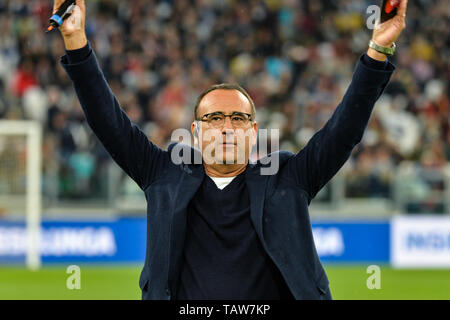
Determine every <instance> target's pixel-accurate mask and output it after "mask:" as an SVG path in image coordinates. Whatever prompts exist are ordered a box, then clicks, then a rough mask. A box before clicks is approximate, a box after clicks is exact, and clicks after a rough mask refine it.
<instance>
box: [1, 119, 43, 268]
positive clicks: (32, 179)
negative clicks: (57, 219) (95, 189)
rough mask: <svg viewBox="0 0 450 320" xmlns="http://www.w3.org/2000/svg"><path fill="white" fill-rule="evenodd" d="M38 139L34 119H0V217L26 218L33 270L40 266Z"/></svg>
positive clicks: (28, 255) (29, 262)
mask: <svg viewBox="0 0 450 320" xmlns="http://www.w3.org/2000/svg"><path fill="white" fill-rule="evenodd" d="M41 140H42V129H41V126H40V124H39V123H37V122H34V121H11V120H0V218H1V219H8V220H23V219H25V224H26V227H25V231H26V237H25V239H26V243H25V246H26V256H25V261H26V265H27V267H28V268H30V269H32V270H36V269H38V268H39V267H40V265H41V257H40V249H39V248H40V247H39V243H40V229H41ZM3 240H8V239H3ZM11 241H14V240H13V239H11Z"/></svg>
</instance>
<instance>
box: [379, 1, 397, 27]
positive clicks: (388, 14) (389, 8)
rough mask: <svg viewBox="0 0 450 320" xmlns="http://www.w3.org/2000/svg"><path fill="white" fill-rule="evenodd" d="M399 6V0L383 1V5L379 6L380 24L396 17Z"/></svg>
mask: <svg viewBox="0 0 450 320" xmlns="http://www.w3.org/2000/svg"><path fill="white" fill-rule="evenodd" d="M399 4H400V0H383V4H382V5H381V23H383V22H385V21H387V20H389V19H392V18H393V17H395V16H396V15H397V8H398V6H399Z"/></svg>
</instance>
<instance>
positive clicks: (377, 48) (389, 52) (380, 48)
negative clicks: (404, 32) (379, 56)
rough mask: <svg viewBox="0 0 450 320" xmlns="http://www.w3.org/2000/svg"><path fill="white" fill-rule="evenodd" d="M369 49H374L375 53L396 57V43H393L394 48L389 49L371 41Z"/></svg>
mask: <svg viewBox="0 0 450 320" xmlns="http://www.w3.org/2000/svg"><path fill="white" fill-rule="evenodd" d="M369 47H370V48H372V49H374V50H375V51H378V52H380V53H383V54H385V55H387V56H392V55H394V53H395V48H396V46H395V42H394V43H392V47H390V48H388V47H383V46H380V45H378V44H376V43H375V42H373V41H372V40H370V42H369Z"/></svg>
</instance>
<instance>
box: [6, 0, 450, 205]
mask: <svg viewBox="0 0 450 320" xmlns="http://www.w3.org/2000/svg"><path fill="white" fill-rule="evenodd" d="M86 3H87V11H88V20H87V33H88V37H89V39H90V42H91V45H92V46H93V48H94V50H95V52H96V55H97V57H98V59H99V61H100V63H101V66H102V69H103V71H104V74H105V76H106V78H107V80H108V82H109V84H110V86H111V88H112V91H113V92H114V93H115V94H116V97H117V98H118V100H119V101H120V103H121V105H122V107H123V108H124V110H125V111H126V112H127V114H128V116H129V117H130V118H131V119H132V121H134V122H136V123H138V124H139V125H140V126H141V128H142V129H143V130H144V131H145V132H146V133H147V134H148V136H149V138H150V139H151V140H152V141H153V142H155V143H156V144H158V145H160V146H162V147H166V146H167V145H168V142H169V140H170V136H171V133H172V131H173V130H174V129H176V128H189V126H190V122H191V121H192V119H193V106H194V103H195V99H196V97H197V95H198V94H199V93H200V92H201V91H202V90H203V89H205V88H206V87H208V86H210V85H211V84H215V83H221V82H237V83H239V84H241V85H242V86H244V87H245V88H246V89H247V90H248V91H249V93H250V95H251V96H252V97H253V98H254V100H255V104H256V107H257V120H258V122H259V125H260V128H280V129H281V141H280V149H284V150H291V151H293V152H296V151H298V150H299V149H300V148H301V147H302V146H304V145H305V143H306V142H307V141H308V140H309V138H310V137H311V136H312V135H313V133H314V132H316V131H317V130H318V129H320V128H321V126H323V124H324V123H325V121H326V120H327V119H328V118H329V117H330V116H331V114H332V112H333V110H334V109H335V108H336V106H337V104H338V103H339V101H340V99H341V98H342V96H343V94H344V93H345V90H346V88H347V87H348V85H349V83H350V80H351V76H352V72H353V70H354V67H355V64H356V62H357V60H358V58H359V56H360V55H361V54H362V53H364V52H365V51H366V50H367V43H368V41H369V39H370V36H371V33H372V31H371V30H369V29H368V28H367V27H366V20H367V18H368V17H369V14H368V13H366V9H367V7H368V6H370V5H372V4H379V3H378V1H374V0H371V1H367V0H366V1H364V0H340V1H330V0H305V1H296V0H249V1H237V0H236V1H232V0H228V1H227V0H190V1H189V0H173V1H170V0H167V1H148V0H132V1H116V0H87V1H86ZM51 5H52V1H48V0H30V1H25V0H14V1H12V0H11V1H8V0H0V30H1V32H0V118H2V119H36V120H39V121H41V122H42V123H43V125H44V128H45V135H44V136H45V139H44V140H45V141H44V166H45V168H44V172H45V174H44V182H46V181H49V178H48V177H50V176H54V175H55V172H56V176H57V177H58V182H57V186H56V188H57V193H58V197H61V198H92V197H102V196H103V195H104V193H105V192H106V187H105V186H104V181H105V175H106V174H107V170H106V169H105V168H106V167H107V164H108V163H109V161H110V158H109V156H108V155H107V154H106V152H105V151H104V149H103V148H102V147H101V146H100V145H99V144H98V142H97V140H96V139H94V138H93V137H92V133H91V131H90V129H89V128H88V127H87V125H86V122H85V120H84V116H83V113H82V111H81V108H80V106H79V103H78V101H77V98H76V96H75V93H74V90H73V88H72V85H71V82H70V80H69V78H68V77H67V75H66V74H65V72H64V71H63V69H62V67H61V66H60V64H59V60H60V57H61V56H62V55H63V54H64V47H63V42H62V40H61V37H60V35H59V34H58V32H54V33H50V34H45V33H44V30H45V28H46V26H47V22H48V17H49V13H50V12H51ZM449 20H450V6H449V5H448V2H447V1H442V0H441V1H439V0H417V1H410V2H409V7H408V13H407V28H406V30H405V31H404V33H403V34H402V36H401V39H400V41H399V42H398V43H397V45H398V48H397V53H396V54H395V56H394V57H392V58H391V60H392V61H393V63H394V64H395V65H396V66H397V70H396V72H395V74H394V75H393V77H392V79H391V82H390V84H389V86H388V87H387V88H386V90H385V94H384V95H383V96H382V97H381V98H380V100H379V102H378V103H377V105H376V108H375V111H374V114H373V116H372V118H371V121H370V124H369V127H368V128H367V131H366V134H365V136H364V139H363V141H362V143H361V144H360V145H359V146H358V147H357V148H356V150H355V151H354V152H353V155H352V157H351V159H350V160H349V162H348V163H347V164H346V165H345V168H344V172H345V176H346V184H345V185H346V195H347V196H349V197H386V198H389V197H391V193H392V190H391V181H392V179H393V175H394V173H395V171H396V168H397V167H398V165H399V163H400V162H402V161H404V160H409V161H412V162H413V164H414V166H421V167H431V168H435V167H438V168H439V167H443V166H445V165H446V164H447V163H448V162H449V161H450V126H449V119H450V106H449V80H450V29H449V25H450V23H449V22H450V21H449ZM419 184H420V183H419ZM49 185H50V183H48V184H44V190H46V192H50V191H49V190H50V189H51V188H50V187H49ZM418 188H419V187H418Z"/></svg>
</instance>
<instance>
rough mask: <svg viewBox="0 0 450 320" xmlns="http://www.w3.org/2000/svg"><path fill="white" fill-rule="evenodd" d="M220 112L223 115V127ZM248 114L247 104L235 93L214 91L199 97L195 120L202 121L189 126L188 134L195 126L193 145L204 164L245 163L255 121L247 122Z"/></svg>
mask: <svg viewBox="0 0 450 320" xmlns="http://www.w3.org/2000/svg"><path fill="white" fill-rule="evenodd" d="M220 113H222V114H224V115H226V116H225V119H224V122H223V124H220V123H221V121H220V118H221V116H220ZM216 114H218V117H216V116H215V115H216ZM251 114H252V107H251V104H250V101H248V99H247V97H246V96H245V95H244V94H242V93H241V92H240V91H238V90H226V89H216V90H213V91H211V92H209V93H208V94H207V95H205V96H204V97H203V99H202V100H201V102H200V104H199V106H198V109H197V119H202V121H194V122H193V123H192V133H194V132H195V126H199V128H198V129H199V134H198V138H195V143H196V144H197V145H199V147H200V150H201V151H202V155H203V160H204V161H205V163H206V164H246V163H247V161H248V158H249V156H250V151H251V148H252V146H253V145H254V144H255V143H256V134H257V130H258V125H257V123H256V122H253V121H251V120H247V119H248V118H249V116H248V115H251ZM227 115H232V116H231V117H229V116H227ZM233 115H234V116H233ZM241 115H242V116H243V117H244V119H245V121H242V120H240V119H241V118H240V116H241ZM208 119H209V121H208ZM194 137H195V134H194Z"/></svg>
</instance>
